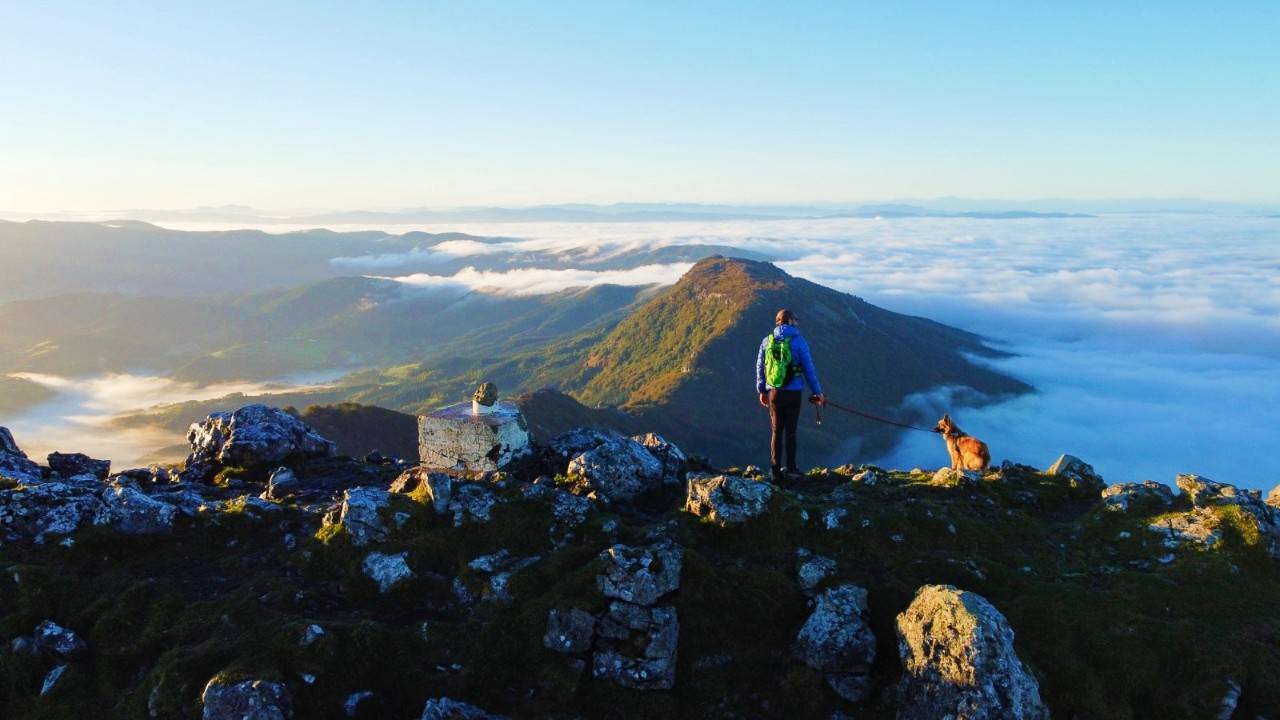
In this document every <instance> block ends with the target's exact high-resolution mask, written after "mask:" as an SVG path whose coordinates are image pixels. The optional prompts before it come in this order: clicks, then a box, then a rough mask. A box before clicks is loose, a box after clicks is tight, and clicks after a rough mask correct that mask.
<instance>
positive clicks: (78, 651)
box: [32, 620, 89, 660]
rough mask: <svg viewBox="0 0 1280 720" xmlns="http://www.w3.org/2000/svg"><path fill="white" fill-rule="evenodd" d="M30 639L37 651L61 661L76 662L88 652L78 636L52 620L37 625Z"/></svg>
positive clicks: (86, 646) (87, 647)
mask: <svg viewBox="0 0 1280 720" xmlns="http://www.w3.org/2000/svg"><path fill="white" fill-rule="evenodd" d="M32 639H33V642H34V643H35V648H36V650H37V651H39V652H42V653H45V654H47V655H52V656H54V657H57V658H60V659H62V660H76V659H79V658H81V657H84V655H85V653H87V652H88V651H89V646H88V645H87V644H86V643H85V641H84V640H81V639H80V636H79V635H77V634H75V632H73V631H71V630H68V629H66V628H64V627H62V626H61V625H59V624H57V623H55V622H53V621H52V620H45V621H44V622H42V623H40V624H39V625H37V626H36V630H35V633H34V636H33V638H32Z"/></svg>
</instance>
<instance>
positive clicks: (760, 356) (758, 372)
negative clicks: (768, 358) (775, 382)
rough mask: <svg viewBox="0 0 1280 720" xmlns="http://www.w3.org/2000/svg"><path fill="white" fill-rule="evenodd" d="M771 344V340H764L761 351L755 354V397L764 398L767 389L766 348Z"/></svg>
mask: <svg viewBox="0 0 1280 720" xmlns="http://www.w3.org/2000/svg"><path fill="white" fill-rule="evenodd" d="M768 342H769V338H764V340H763V341H762V342H760V350H759V352H756V354H755V395H759V396H760V397H764V395H765V391H767V389H768V388H767V387H765V386H764V348H765V345H767V343H768ZM762 402H764V401H763V400H762Z"/></svg>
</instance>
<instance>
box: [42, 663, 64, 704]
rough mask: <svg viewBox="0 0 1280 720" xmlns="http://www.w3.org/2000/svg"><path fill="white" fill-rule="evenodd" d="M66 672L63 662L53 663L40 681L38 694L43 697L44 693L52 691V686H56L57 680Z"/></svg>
mask: <svg viewBox="0 0 1280 720" xmlns="http://www.w3.org/2000/svg"><path fill="white" fill-rule="evenodd" d="M66 672H67V665H66V664H65V663H64V664H61V665H55V666H54V668H53V669H52V670H50V671H49V673H48V674H47V675H45V676H44V682H42V683H40V696H41V697H44V696H45V695H48V694H49V693H51V692H53V690H54V688H56V687H58V681H59V680H61V679H62V676H63V675H65V674H66Z"/></svg>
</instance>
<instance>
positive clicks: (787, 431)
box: [769, 390, 802, 471]
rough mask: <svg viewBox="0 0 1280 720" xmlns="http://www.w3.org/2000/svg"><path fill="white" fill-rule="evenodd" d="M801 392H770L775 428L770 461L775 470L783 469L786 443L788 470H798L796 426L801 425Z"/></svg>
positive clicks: (771, 415)
mask: <svg viewBox="0 0 1280 720" xmlns="http://www.w3.org/2000/svg"><path fill="white" fill-rule="evenodd" d="M801 404H802V401H801V391H799V390H770V391H769V424H770V425H771V426H772V427H773V444H772V445H771V446H770V454H769V459H770V461H771V462H772V465H773V470H775V471H777V470H779V469H781V468H782V449H783V443H784V442H785V443H786V450H787V465H786V468H787V470H792V471H794V470H795V469H796V426H797V425H799V424H800V406H801Z"/></svg>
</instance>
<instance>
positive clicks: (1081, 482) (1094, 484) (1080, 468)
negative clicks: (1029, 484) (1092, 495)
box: [1045, 455, 1107, 492]
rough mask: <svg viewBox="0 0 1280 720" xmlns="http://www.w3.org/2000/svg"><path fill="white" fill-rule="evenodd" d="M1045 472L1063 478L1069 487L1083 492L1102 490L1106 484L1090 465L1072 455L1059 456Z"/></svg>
mask: <svg viewBox="0 0 1280 720" xmlns="http://www.w3.org/2000/svg"><path fill="white" fill-rule="evenodd" d="M1045 472H1046V474H1049V475H1053V476H1055V477H1061V478H1065V479H1066V480H1067V484H1068V485H1069V486H1070V487H1073V488H1078V489H1080V490H1082V491H1085V492H1102V488H1104V487H1106V486H1107V483H1106V481H1105V480H1103V479H1102V476H1101V475H1099V474H1098V473H1096V472H1094V469H1093V466H1092V465H1090V464H1089V463H1087V462H1085V461H1083V460H1081V459H1080V458H1078V457H1076V456H1074V455H1061V456H1059V457H1058V459H1057V460H1055V461H1054V463H1053V465H1050V466H1049V469H1048V470H1046V471H1045Z"/></svg>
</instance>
